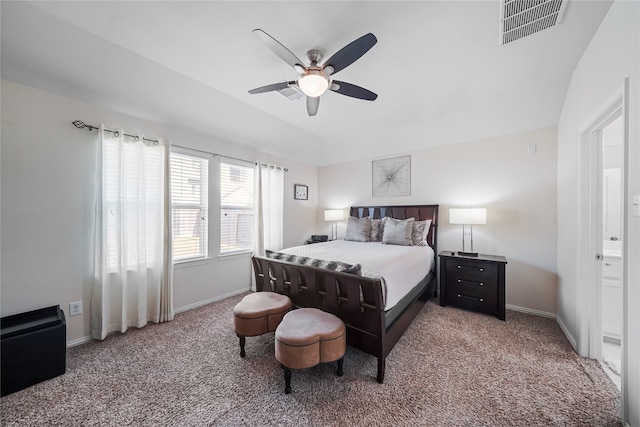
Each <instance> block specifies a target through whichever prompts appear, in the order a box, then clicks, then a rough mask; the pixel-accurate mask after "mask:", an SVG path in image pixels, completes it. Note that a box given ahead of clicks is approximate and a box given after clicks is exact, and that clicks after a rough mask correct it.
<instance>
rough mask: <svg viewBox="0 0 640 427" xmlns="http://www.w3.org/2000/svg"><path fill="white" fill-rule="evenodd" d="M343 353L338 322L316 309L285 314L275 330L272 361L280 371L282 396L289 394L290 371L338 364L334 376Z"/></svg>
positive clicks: (344, 342)
mask: <svg viewBox="0 0 640 427" xmlns="http://www.w3.org/2000/svg"><path fill="white" fill-rule="evenodd" d="M346 349H347V339H346V329H345V326H344V323H343V322H342V320H340V319H339V318H338V317H336V316H334V315H333V314H331V313H326V312H324V311H322V310H318V309H317V308H300V309H298V310H293V311H290V312H289V313H287V314H286V315H285V316H284V318H283V319H282V322H281V323H280V325H279V326H278V328H277V329H276V359H277V360H278V362H280V364H281V365H282V369H284V381H285V388H284V392H285V393H287V394H289V393H291V370H292V369H304V368H310V367H312V366H315V365H317V364H318V363H321V362H322V363H324V362H333V361H336V360H337V361H338V376H339V377H341V376H342V362H343V356H344V353H345V350H346Z"/></svg>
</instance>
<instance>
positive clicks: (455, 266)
mask: <svg viewBox="0 0 640 427" xmlns="http://www.w3.org/2000/svg"><path fill="white" fill-rule="evenodd" d="M447 276H448V277H455V278H457V279H466V280H469V281H474V282H483V283H492V284H493V285H494V286H495V284H496V283H497V276H498V266H497V265H496V264H492V263H483V262H469V261H466V260H454V261H449V262H447Z"/></svg>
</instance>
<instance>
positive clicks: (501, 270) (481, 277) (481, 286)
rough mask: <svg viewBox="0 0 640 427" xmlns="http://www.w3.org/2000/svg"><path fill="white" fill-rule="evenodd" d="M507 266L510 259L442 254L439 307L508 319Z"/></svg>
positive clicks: (447, 252)
mask: <svg viewBox="0 0 640 427" xmlns="http://www.w3.org/2000/svg"><path fill="white" fill-rule="evenodd" d="M506 265H507V259H506V258H505V257H503V256H498V255H483V254H480V255H478V256H477V257H469V256H462V255H458V254H457V253H455V252H451V251H442V252H440V305H441V306H443V307H444V306H445V305H447V304H450V305H455V306H457V307H461V308H466V309H469V310H475V311H481V312H483V313H488V314H492V315H494V316H497V317H498V319H500V320H505V316H504V308H505V299H504V289H505V266H506Z"/></svg>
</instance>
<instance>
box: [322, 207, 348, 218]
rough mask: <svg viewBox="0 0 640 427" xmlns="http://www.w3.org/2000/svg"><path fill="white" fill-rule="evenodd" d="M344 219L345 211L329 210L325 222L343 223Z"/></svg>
mask: <svg viewBox="0 0 640 427" xmlns="http://www.w3.org/2000/svg"><path fill="white" fill-rule="evenodd" d="M343 219H344V211H343V210H342V209H327V210H325V211H324V220H325V221H342V220H343Z"/></svg>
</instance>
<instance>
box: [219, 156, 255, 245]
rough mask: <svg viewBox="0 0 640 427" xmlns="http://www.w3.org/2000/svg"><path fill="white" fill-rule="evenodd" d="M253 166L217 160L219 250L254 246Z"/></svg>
mask: <svg viewBox="0 0 640 427" xmlns="http://www.w3.org/2000/svg"><path fill="white" fill-rule="evenodd" d="M253 189H254V168H253V167H252V166H245V165H239V164H236V163H231V162H228V161H226V160H223V159H221V160H220V253H231V252H242V251H251V250H253V236H254V230H253V228H254V227H253V218H254V216H253V215H254V212H253V204H254V201H253Z"/></svg>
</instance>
